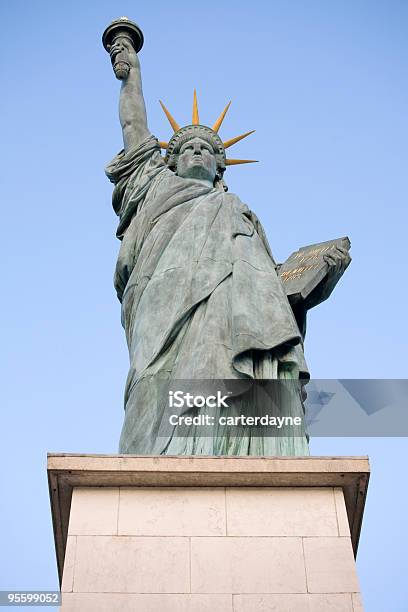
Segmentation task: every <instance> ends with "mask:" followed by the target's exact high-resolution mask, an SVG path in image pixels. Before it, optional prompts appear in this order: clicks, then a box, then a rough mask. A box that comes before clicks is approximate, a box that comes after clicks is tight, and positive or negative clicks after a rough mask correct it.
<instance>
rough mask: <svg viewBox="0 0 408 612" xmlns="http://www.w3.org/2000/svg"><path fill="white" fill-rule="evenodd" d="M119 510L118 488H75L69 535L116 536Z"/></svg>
mask: <svg viewBox="0 0 408 612" xmlns="http://www.w3.org/2000/svg"><path fill="white" fill-rule="evenodd" d="M118 510H119V488H118V487H75V488H74V489H73V491H72V502H71V514H70V517H69V527H68V533H69V534H70V535H115V534H117V532H118Z"/></svg>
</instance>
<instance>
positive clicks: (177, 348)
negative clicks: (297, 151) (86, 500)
mask: <svg viewBox="0 0 408 612" xmlns="http://www.w3.org/2000/svg"><path fill="white" fill-rule="evenodd" d="M106 173H107V175H108V177H109V179H110V180H111V181H112V182H113V183H114V184H115V187H114V192H113V207H114V210H115V212H116V214H117V215H118V216H119V227H118V231H117V236H118V238H119V239H120V240H121V247H120V251H119V256H118V261H117V265H116V271H115V288H116V291H117V295H118V298H119V300H120V301H121V303H122V324H123V327H124V329H125V332H126V339H127V344H128V348H129V357H130V369H129V374H128V378H127V382H126V389H125V420H124V425H123V430H122V435H121V441H120V449H119V450H120V452H122V453H134V454H164V453H168V454H209V455H211V454H261V455H262V454H266V455H284V454H288V455H293V454H298V455H307V454H308V445H307V440H306V434H304V435H302V436H297V437H295V438H291V435H290V432H289V433H288V435H287V436H286V437H285V436H283V437H282V436H281V437H280V438H276V439H273V438H268V439H263V437H262V435H260V433H259V431H257V432H255V431H254V430H251V428H249V429H248V428H243V429H242V431H241V432H240V434H239V435H235V436H234V437H233V438H229V437H228V434H227V433H226V431H225V430H219V431H218V432H215V435H214V436H212V437H211V438H206V439H205V440H203V439H200V436H199V435H198V434H197V435H196V434H195V432H194V430H191V431H190V432H189V435H188V436H178V435H177V430H176V431H173V433H172V434H171V435H166V436H164V437H163V436H159V435H158V433H159V430H160V424H161V420H162V418H163V414H164V412H163V411H164V407H163V398H161V397H160V393H161V391H160V390H161V389H162V385H161V383H162V382H163V381H167V380H195V379H223V380H224V379H258V378H259V379H280V378H283V379H287V378H289V379H292V380H299V379H300V378H307V377H308V373H307V367H306V363H305V360H304V356H303V344H302V337H301V334H300V331H299V327H298V325H297V322H296V320H295V317H294V315H293V312H292V309H291V307H290V304H289V302H288V300H287V297H286V294H285V292H284V289H283V287H282V283H281V281H280V279H279V277H278V275H277V272H276V264H275V262H274V260H273V257H272V254H271V251H270V248H269V245H268V242H267V239H266V236H265V233H264V231H263V228H262V226H261V224H260V222H259V221H258V219H257V217H256V216H255V215H254V213H252V212H251V211H250V210H249V208H248V207H247V206H246V204H244V203H243V202H241V200H240V199H239V198H238V197H237V196H236V195H234V194H230V193H226V192H224V191H221V190H219V189H216V188H214V187H209V186H206V185H204V184H203V183H200V182H199V181H196V180H194V179H186V178H181V177H178V176H177V175H176V174H175V173H174V172H172V171H171V170H170V169H169V168H168V167H167V166H166V164H165V162H164V159H163V158H162V157H161V154H160V148H159V145H158V142H157V140H156V138H154V137H153V136H150V137H149V138H147V139H146V140H145V141H144V142H142V143H141V144H140V145H139V146H137V147H136V148H134V149H132V150H130V151H128V152H127V153H124V152H121V153H119V155H117V156H116V157H115V158H114V159H113V160H112V162H111V163H110V164H109V165H108V167H107V169H106ZM297 389H298V390H297V391H296V392H294V393H292V398H291V400H290V401H289V402H286V404H287V405H285V406H281V412H280V413H281V414H285V415H289V414H292V415H294V416H296V415H298V416H303V405H302V400H301V385H300V384H299V385H298V388H297ZM241 408H242V406H241Z"/></svg>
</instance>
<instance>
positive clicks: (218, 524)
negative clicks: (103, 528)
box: [118, 487, 226, 536]
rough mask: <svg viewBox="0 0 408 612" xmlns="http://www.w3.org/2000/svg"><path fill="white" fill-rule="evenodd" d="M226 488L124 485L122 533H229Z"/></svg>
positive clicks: (200, 534)
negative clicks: (131, 486)
mask: <svg viewBox="0 0 408 612" xmlns="http://www.w3.org/2000/svg"><path fill="white" fill-rule="evenodd" d="M225 523H226V521H225V490H224V489H223V488H211V487H208V488H207V487H206V488H201V489H200V488H194V487H189V488H187V487H185V488H181V487H168V488H164V487H157V488H156V487H141V488H121V489H120V501H119V523H118V530H119V535H140V536H150V535H154V536H221V535H226V526H225Z"/></svg>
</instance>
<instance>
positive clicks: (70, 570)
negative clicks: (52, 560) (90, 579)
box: [61, 536, 76, 592]
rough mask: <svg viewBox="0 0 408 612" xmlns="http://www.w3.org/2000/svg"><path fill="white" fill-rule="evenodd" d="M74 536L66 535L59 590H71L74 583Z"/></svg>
mask: <svg viewBox="0 0 408 612" xmlns="http://www.w3.org/2000/svg"><path fill="white" fill-rule="evenodd" d="M75 551H76V536H68V540H67V548H66V551H65V561H64V574H63V578H62V585H61V591H65V592H68V591H72V590H73V585H74V570H75Z"/></svg>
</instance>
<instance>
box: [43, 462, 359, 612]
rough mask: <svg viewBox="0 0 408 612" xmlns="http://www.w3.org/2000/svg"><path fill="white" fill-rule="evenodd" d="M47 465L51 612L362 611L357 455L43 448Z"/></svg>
mask: <svg viewBox="0 0 408 612" xmlns="http://www.w3.org/2000/svg"><path fill="white" fill-rule="evenodd" d="M48 475H49V484H50V496H51V507H52V516H53V524H54V534H55V542H56V551H57V560H58V567H59V574H60V579H61V583H62V592H63V604H62V608H61V609H62V611H63V612H71V611H78V612H79V611H80V612H88V611H89V612H91V611H92V612H93V611H95V612H105V611H106V612H108V611H109V612H114V611H118V612H119V611H120V612H127V611H129V612H130V611H132V612H133V611H135V610H140V611H143V612H346V611H347V612H361V611H362V610H363V607H362V604H361V599H360V595H359V586H358V580H357V575H356V569H355V561H354V556H355V553H356V551H357V545H358V537H359V532H360V527H361V521H362V516H363V508H364V501H365V496H366V491H367V484H368V476H369V466H368V460H367V459H366V458H360V457H358V458H351V457H350V458H345V457H341V458H339V457H330V458H321V457H318V458H317V457H307V458H298V457H293V458H292V457H290V458H269V457H265V458H264V457H136V456H129V455H114V456H90V455H56V454H52V455H49V458H48ZM353 553H354V554H353Z"/></svg>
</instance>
